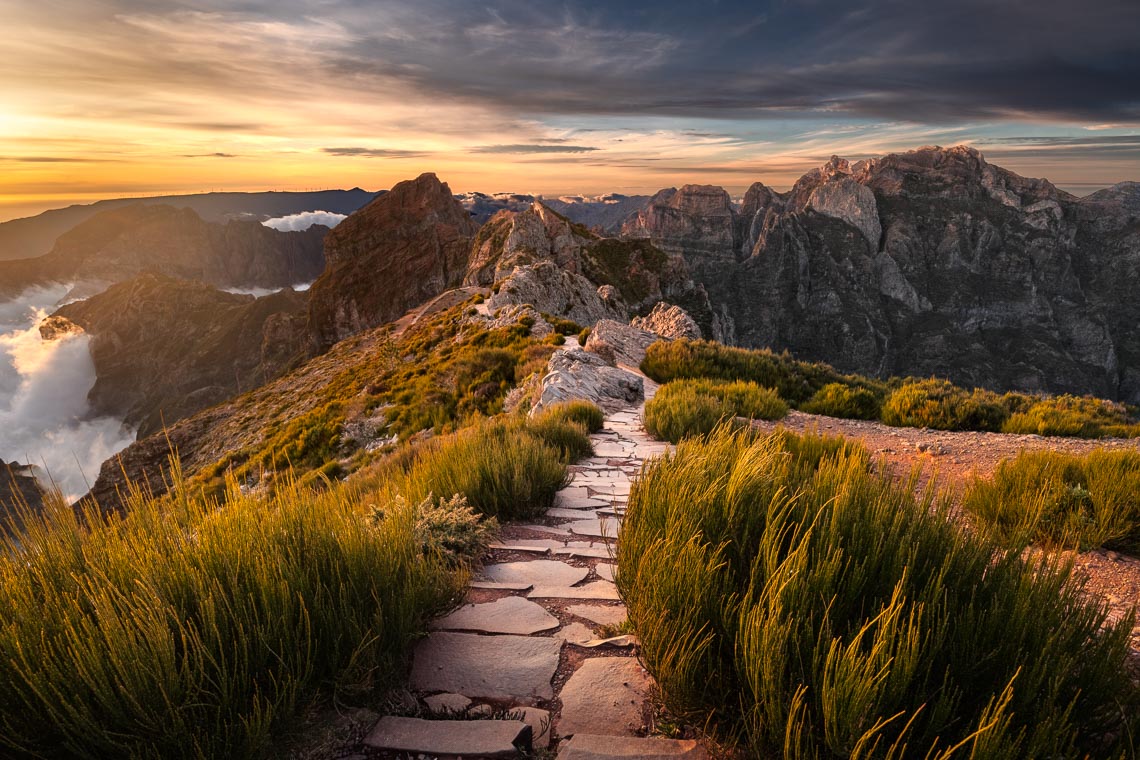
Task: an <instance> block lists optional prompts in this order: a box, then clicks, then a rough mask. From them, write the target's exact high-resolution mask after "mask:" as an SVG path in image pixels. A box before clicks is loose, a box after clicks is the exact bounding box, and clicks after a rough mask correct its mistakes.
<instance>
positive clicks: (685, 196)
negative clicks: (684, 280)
mask: <svg viewBox="0 0 1140 760" xmlns="http://www.w3.org/2000/svg"><path fill="white" fill-rule="evenodd" d="M738 235H739V229H738V226H737V220H736V211H735V210H734V209H733V207H732V199H731V198H729V195H728V193H727V192H725V191H724V189H722V188H719V187H714V186H712V185H685V186H684V187H682V188H681V189H680V190H676V189H674V188H669V189H667V190H662V191H660V192H659V193H657V194H656V195H654V196H653V198H652V199H650V201H649V203H648V205H646V207H645V208H644V209H642V210H641V211H639V212H638V214H637V215H636V216H634V217H632V218H631V219H629V221H627V222H626V223H625V225H623V227H622V236H623V237H628V238H648V239H649V240H651V241H653V244H654V245H656V246H657V247H658V248H660V249H661V250H663V251H665V252H666V253H672V254H680V255H683V256H684V257H685V260H686V261H687V262H688V263H689V264H690V265H692V264H694V263H698V264H704V263H710V262H717V261H721V260H724V259H728V260H735V258H736V254H735V251H736V248H737V245H738Z"/></svg>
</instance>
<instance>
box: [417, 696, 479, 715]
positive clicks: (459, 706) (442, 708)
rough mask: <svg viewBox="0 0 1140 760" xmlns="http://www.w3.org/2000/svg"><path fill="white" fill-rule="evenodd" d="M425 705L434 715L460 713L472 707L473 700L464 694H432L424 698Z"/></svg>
mask: <svg viewBox="0 0 1140 760" xmlns="http://www.w3.org/2000/svg"><path fill="white" fill-rule="evenodd" d="M424 704H425V705H427V709H429V710H431V711H432V712H433V713H447V712H452V713H458V712H463V711H464V710H466V709H467V708H468V707H470V706H471V700H470V699H468V698H467V697H465V696H463V695H462V694H448V693H446V692H445V693H443V694H432V695H431V696H430V697H424Z"/></svg>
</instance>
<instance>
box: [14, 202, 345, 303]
mask: <svg viewBox="0 0 1140 760" xmlns="http://www.w3.org/2000/svg"><path fill="white" fill-rule="evenodd" d="M327 232H328V229H327V228H325V227H312V228H310V229H309V230H306V231H304V232H279V231H277V230H274V229H270V228H269V227H265V226H263V225H261V224H259V223H257V222H238V221H234V222H229V223H227V224H215V223H210V222H205V221H203V220H202V218H201V217H199V216H198V215H197V214H196V213H194V212H193V211H191V210H190V209H185V208H173V207H171V206H161V205H159V206H148V205H142V204H138V205H133V206H127V207H125V208H118V209H113V210H110V211H104V212H102V213H99V214H96V215H95V216H93V217H91V218H90V219H88V220H87V221H85V222H83V223H82V224H80V225H78V226H77V227H75V228H74V229H72V230H71V231H70V232H67V233H65V234H64V235H61V236H60V237H59V239H58V240H57V241H56V243H55V247H54V248H53V249H52V250H51V252H50V253H48V254H46V255H44V256H40V257H37V258H33V259H18V260H13V261H0V297H3V296H12V295H15V294H17V293H19V292H20V291H22V290H24V289H25V288H28V287H32V286H34V285H38V284H43V283H47V282H70V283H77V284H86V285H87V286H88V287H87V288H86V289H85V290H84V292H82V293H80V294H79V295H82V296H86V295H90V294H91V293H94V292H99V291H101V290H103V289H104V288H105V287H106V286H108V285H110V284H114V283H118V282H124V281H126V280H129V279H130V278H132V277H134V276H136V275H138V274H141V273H143V272H154V273H158V274H164V275H168V276H171V277H177V278H180V279H187V280H199V281H201V282H206V283H210V284H211V285H215V286H217V287H237V288H283V287H288V286H290V285H296V284H299V283H308V282H312V281H313V280H314V279H315V278H316V277H317V275H319V274H320V272H321V270H322V268H323V267H324V261H323V259H322V255H321V249H322V245H323V240H324V236H325V233H327Z"/></svg>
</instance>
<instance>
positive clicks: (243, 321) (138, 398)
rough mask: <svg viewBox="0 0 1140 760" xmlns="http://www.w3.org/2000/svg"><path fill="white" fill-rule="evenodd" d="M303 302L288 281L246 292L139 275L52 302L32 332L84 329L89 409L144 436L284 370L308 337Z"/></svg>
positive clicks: (51, 333) (44, 333) (47, 334)
mask: <svg viewBox="0 0 1140 760" xmlns="http://www.w3.org/2000/svg"><path fill="white" fill-rule="evenodd" d="M304 310H305V296H304V295H303V294H301V293H297V292H295V291H293V290H292V289H285V290H282V291H280V292H277V293H274V294H272V295H268V296H264V297H262V298H254V297H253V296H247V295H234V294H231V293H225V292H223V291H220V290H217V289H215V288H213V287H211V286H209V285H206V284H204V283H200V282H192V281H188V280H176V279H172V278H169V277H163V276H161V275H153V274H146V275H140V276H139V277H136V278H134V279H132V280H129V281H127V282H124V283H121V284H119V285H115V286H113V287H111V288H110V289H108V290H107V291H105V292H103V293H100V294H99V295H96V296H93V297H91V298H89V299H88V300H86V301H80V302H78V303H74V304H69V305H67V306H64V307H62V308H60V309H59V310H58V311H56V312H55V314H54V315H52V317H50V318H49V319H48V320H45V322H44V323H43V324H42V325H41V327H40V332H41V334H43V335H44V337H45V338H50V337H51V336H52V335H53V334H54V333H55V332H56V331H66V330H69V329H75V326H78V328H80V329H83V330H85V331H86V332H88V333H89V334H90V335H91V336H92V343H91V355H92V358H93V359H94V361H95V372H96V378H97V379H96V381H95V385H94V387H93V388H92V389H91V392H90V393H89V394H88V400H89V401H90V403H91V413H92V415H94V416H104V415H105V416H114V417H120V418H124V419H125V420H126V422H127V424H128V425H130V426H132V427H134V426H137V427H138V429H139V432H138V436H139V438H145V437H146V436H148V435H150V434H152V433H156V432H159V431H161V430H162V428H163V425H164V424H171V423H173V422H176V421H178V420H180V419H182V418H183V417H186V416H188V415H191V414H193V413H194V412H197V411H199V410H201V409H204V408H205V407H208V406H211V405H213V404H217V403H219V402H221V401H224V400H225V399H227V398H230V397H232V396H234V395H236V394H238V393H241V392H243V391H247V390H250V389H251V388H256V387H258V386H261V385H264V384H265V383H266V382H268V381H270V380H272V379H273V378H275V377H277V376H278V375H279V374H281V373H282V372H283V371H285V370H286V369H288V368H289V367H290V366H291V364H292V363H293V362H294V361H296V360H297V359H298V357H299V355H300V354H301V352H302V350H303V347H304V346H305V345H306V340H305V329H304V325H305V319H304Z"/></svg>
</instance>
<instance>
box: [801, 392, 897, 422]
mask: <svg viewBox="0 0 1140 760" xmlns="http://www.w3.org/2000/svg"><path fill="white" fill-rule="evenodd" d="M882 403H883V399H882V397H881V396H880V395H878V394H876V393H875V392H874V391H872V390H870V389H869V388H859V387H853V386H850V385H844V384H843V383H828V384H827V385H825V386H823V387H822V388H820V389H819V390H818V391H816V392H815V395H814V396H812V397H811V399H809V400H808V401H807V402H806V403H804V404H801V405H800V411H804V412H807V413H808V414H825V415H827V416H829V417H842V418H844V419H852V420H877V419H878V418H879V410H880V407H881V406H882Z"/></svg>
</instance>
